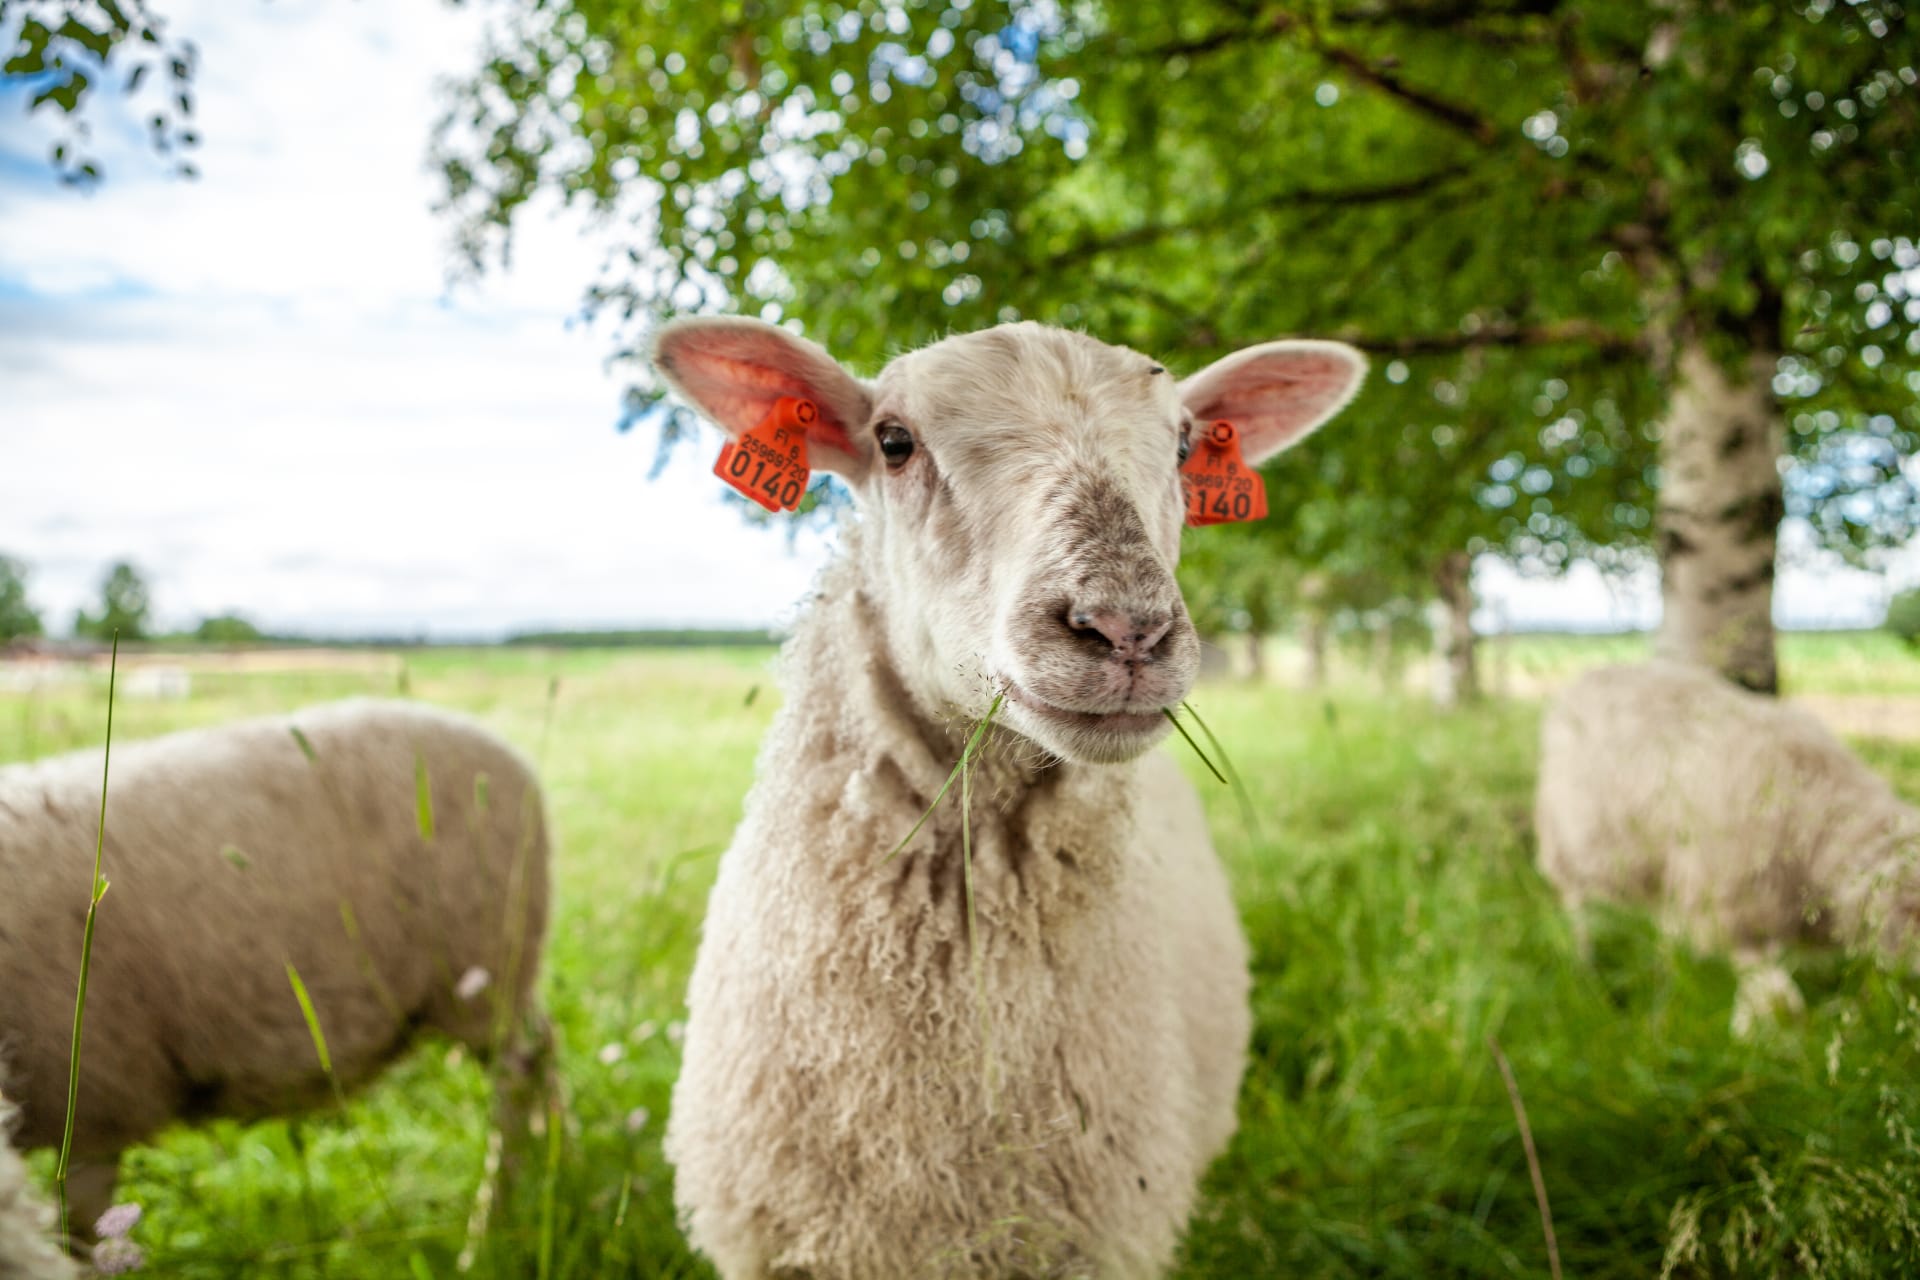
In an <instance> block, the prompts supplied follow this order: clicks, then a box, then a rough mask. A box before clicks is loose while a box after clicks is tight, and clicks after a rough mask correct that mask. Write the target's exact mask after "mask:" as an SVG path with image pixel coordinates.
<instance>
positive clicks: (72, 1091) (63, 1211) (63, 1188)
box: [53, 631, 120, 1241]
mask: <svg viewBox="0 0 1920 1280" xmlns="http://www.w3.org/2000/svg"><path fill="white" fill-rule="evenodd" d="M119 681H120V633H119V632H118V631H115V632H114V633H113V650H112V653H111V654H110V655H109V657H108V659H107V734H106V746H105V748H104V750H103V751H102V753H101V757H100V822H99V824H98V825H97V826H96V827H95V828H94V836H93V879H92V880H91V881H90V882H89V887H88V889H87V922H86V924H85V926H84V927H83V928H82V930H81V933H80V984H79V990H78V991H77V992H76V993H75V994H74V998H73V1044H72V1047H71V1049H70V1050H69V1051H68V1054H67V1117H66V1122H65V1125H64V1126H63V1128H62V1129H61V1132H60V1160H59V1163H58V1164H57V1165H56V1166H55V1167H54V1171H53V1182H54V1188H55V1191H56V1193H57V1196H58V1199H59V1202H60V1239H61V1240H62V1241H67V1240H71V1239H72V1236H73V1232H72V1226H71V1224H70V1223H69V1222H68V1221H67V1216H68V1215H67V1173H68V1171H69V1169H70V1167H71V1161H72V1158H73V1125H74V1120H75V1119H76V1118H77V1117H78V1115H79V1113H80V1027H81V1024H82V1022H83V1021H85V1019H86V1014H87V975H88V973H89V972H90V971H91V969H92V968H93V922H94V917H95V916H96V915H97V914H98V912H99V910H100V900H101V899H102V898H104V897H106V896H107V881H106V878H105V877H104V876H102V875H101V874H100V857H101V853H102V851H103V850H104V849H105V848H106V843H107V779H108V775H109V773H110V771H111V769H112V766H113V695H114V690H115V689H116V687H117V686H118V684H119Z"/></svg>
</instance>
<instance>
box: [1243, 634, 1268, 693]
mask: <svg viewBox="0 0 1920 1280" xmlns="http://www.w3.org/2000/svg"><path fill="white" fill-rule="evenodd" d="M1247 679H1249V680H1252V681H1254V682H1256V683H1259V684H1265V683H1266V681H1267V637H1266V633H1265V632H1263V631H1261V630H1260V629H1259V628H1257V627H1248V628H1247Z"/></svg>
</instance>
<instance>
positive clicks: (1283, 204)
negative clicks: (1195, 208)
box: [1047, 164, 1469, 267]
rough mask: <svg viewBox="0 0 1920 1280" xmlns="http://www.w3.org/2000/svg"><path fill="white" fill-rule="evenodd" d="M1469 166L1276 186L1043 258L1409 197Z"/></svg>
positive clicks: (1058, 261) (1055, 261)
mask: <svg viewBox="0 0 1920 1280" xmlns="http://www.w3.org/2000/svg"><path fill="white" fill-rule="evenodd" d="M1467 172H1469V167H1468V166H1467V165H1463V164H1456V165H1448V166H1447V167H1445V168H1442V169H1436V170H1434V171H1433V172H1432V173H1424V174H1421V175H1420V176H1419V177H1417V178H1406V179H1402V180H1401V181H1399V182H1384V183H1377V184H1374V185H1372V186H1362V187H1342V188H1334V189H1330V190H1329V189H1317V190H1316V189H1314V188H1311V187H1305V188H1301V189H1298V190H1294V191H1280V192H1275V193H1274V194H1272V195H1270V196H1266V197H1263V198H1261V199H1259V200H1253V201H1249V202H1247V203H1245V204H1239V205H1235V206H1234V207H1232V208H1230V209H1221V210H1218V211H1216V212H1214V213H1210V214H1207V215H1205V216H1203V217H1199V218H1194V219H1191V220H1189V221H1184V222H1154V223H1148V224H1146V225H1145V226H1139V227H1132V228H1130V229H1128V230H1126V231H1120V232H1116V233H1115V234H1113V235H1110V236H1103V237H1095V238H1091V239H1087V240H1082V241H1081V242H1080V243H1078V244H1076V245H1073V246H1071V247H1069V248H1066V249H1063V250H1061V251H1060V252H1059V253H1057V254H1055V255H1054V256H1053V257H1052V258H1050V259H1049V260H1048V262H1047V265H1048V266H1049V267H1062V266H1068V265H1071V264H1073V263H1076V262H1081V261H1084V260H1086V259H1088V258H1092V257H1097V256H1099V255H1100V254H1104V253H1113V252H1116V251H1118V250H1123V249H1135V248H1138V247H1140V246H1141V245H1146V244H1154V243H1156V242H1158V241H1161V240H1165V239H1168V238H1169V237H1172V236H1181V235H1191V234H1195V233H1197V232H1203V231H1216V230H1219V229H1220V228H1222V227H1228V226H1232V225H1234V224H1235V223H1237V222H1239V221H1240V220H1241V219H1243V218H1245V217H1247V216H1249V215H1250V214H1255V213H1264V212H1268V211H1271V210H1274V209H1299V208H1351V207H1357V206H1365V205H1375V204H1391V203H1393V202H1395V201H1398V200H1411V199H1413V198H1415V197H1417V196H1422V195H1425V194H1427V193H1428V192H1430V191H1433V190H1435V189H1436V188H1439V187H1442V186H1445V185H1446V184H1447V183H1449V182H1451V181H1453V180H1454V179H1455V178H1458V177H1461V176H1462V175H1464V174H1466V173H1467Z"/></svg>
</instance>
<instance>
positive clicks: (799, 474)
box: [713, 396, 820, 511]
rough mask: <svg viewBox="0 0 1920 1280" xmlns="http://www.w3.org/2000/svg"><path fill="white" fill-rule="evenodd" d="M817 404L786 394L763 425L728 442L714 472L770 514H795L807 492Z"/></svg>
mask: <svg viewBox="0 0 1920 1280" xmlns="http://www.w3.org/2000/svg"><path fill="white" fill-rule="evenodd" d="M819 417H820V411H819V410H818V409H817V408H815V407H814V404H813V401H811V400H801V399H799V398H798V397H796V396H781V397H780V399H778V400H776V401H775V402H774V405H773V411H772V412H770V413H769V414H767V416H766V417H764V418H762V419H760V422H759V425H757V426H755V427H753V428H751V429H750V430H747V431H743V432H741V433H740V435H739V437H738V438H737V439H733V440H729V441H727V443H726V445H725V447H723V448H722V449H721V450H720V461H718V462H716V463H714V464H713V474H715V475H717V476H719V477H720V478H721V479H722V480H725V481H726V482H727V483H728V484H730V485H732V486H733V487H734V488H736V489H738V490H739V491H740V492H742V493H744V494H746V495H747V496H748V497H749V498H752V499H753V500H754V501H755V502H757V503H759V504H760V505H761V506H763V507H765V508H766V509H767V510H769V511H793V510H796V509H798V507H799V506H800V499H801V497H802V496H803V495H805V493H806V492H807V477H808V475H809V472H808V471H807V425H808V424H809V423H811V422H814V421H816V420H817V419H818V418H819Z"/></svg>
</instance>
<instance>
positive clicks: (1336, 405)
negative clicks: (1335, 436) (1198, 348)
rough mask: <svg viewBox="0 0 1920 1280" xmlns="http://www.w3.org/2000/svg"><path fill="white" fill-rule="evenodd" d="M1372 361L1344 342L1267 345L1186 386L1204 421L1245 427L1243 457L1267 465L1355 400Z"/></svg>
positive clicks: (1184, 397) (1190, 405)
mask: <svg viewBox="0 0 1920 1280" xmlns="http://www.w3.org/2000/svg"><path fill="white" fill-rule="evenodd" d="M1366 372H1367V359H1366V357H1365V356H1363V355H1361V354H1360V353H1359V352H1358V351H1355V350H1354V349H1353V348H1352V347H1350V346H1348V345H1347V344H1346V343H1344V342H1320V341H1316V340H1313V339H1306V338H1300V339H1293V340H1290V341H1286V342H1264V343H1261V344H1260V345H1259V346H1257V347H1248V348H1247V349H1246V350H1244V351H1236V352H1234V353H1233V354H1232V355H1230V356H1225V357H1222V358H1221V359H1219V360H1216V361H1214V362H1213V363H1212V364H1210V365H1208V366H1207V367H1206V368H1204V369H1202V370H1201V371H1200V372H1198V373H1196V374H1194V375H1193V376H1192V377H1191V378H1188V379H1187V380H1186V381H1185V382H1182V383H1181V384H1180V399H1181V401H1182V402H1183V403H1184V404H1185V405H1186V406H1187V409H1188V410H1189V411H1190V412H1191V413H1192V414H1193V416H1194V418H1195V419H1196V420H1198V421H1200V422H1212V421H1215V420H1217V419H1220V418H1225V419H1226V420H1227V421H1228V422H1231V423H1232V424H1233V425H1234V426H1236V427H1238V428H1239V429H1240V439H1241V442H1242V454H1243V456H1244V457H1245V458H1246V460H1247V461H1248V462H1250V463H1259V462H1263V461H1265V460H1266V459H1268V458H1271V457H1272V456H1273V455H1274V454H1276V453H1279V452H1280V451H1281V450H1282V449H1286V448H1290V447H1291V446H1293V445H1295V444H1297V443H1299V442H1300V441H1301V440H1302V439H1304V438H1305V437H1306V436H1307V435H1308V434H1309V433H1311V432H1312V431H1313V430H1314V428H1316V427H1318V426H1319V425H1320V424H1321V423H1323V422H1325V421H1326V420H1327V419H1328V418H1331V417H1332V416H1333V415H1334V414H1336V413H1338V412H1339V411H1340V410H1341V409H1342V408H1343V407H1345V405H1346V403H1347V402H1348V401H1349V400H1351V399H1353V395H1354V392H1356V391H1358V390H1359V389H1360V381H1361V379H1362V378H1364V377H1365V376H1366Z"/></svg>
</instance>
